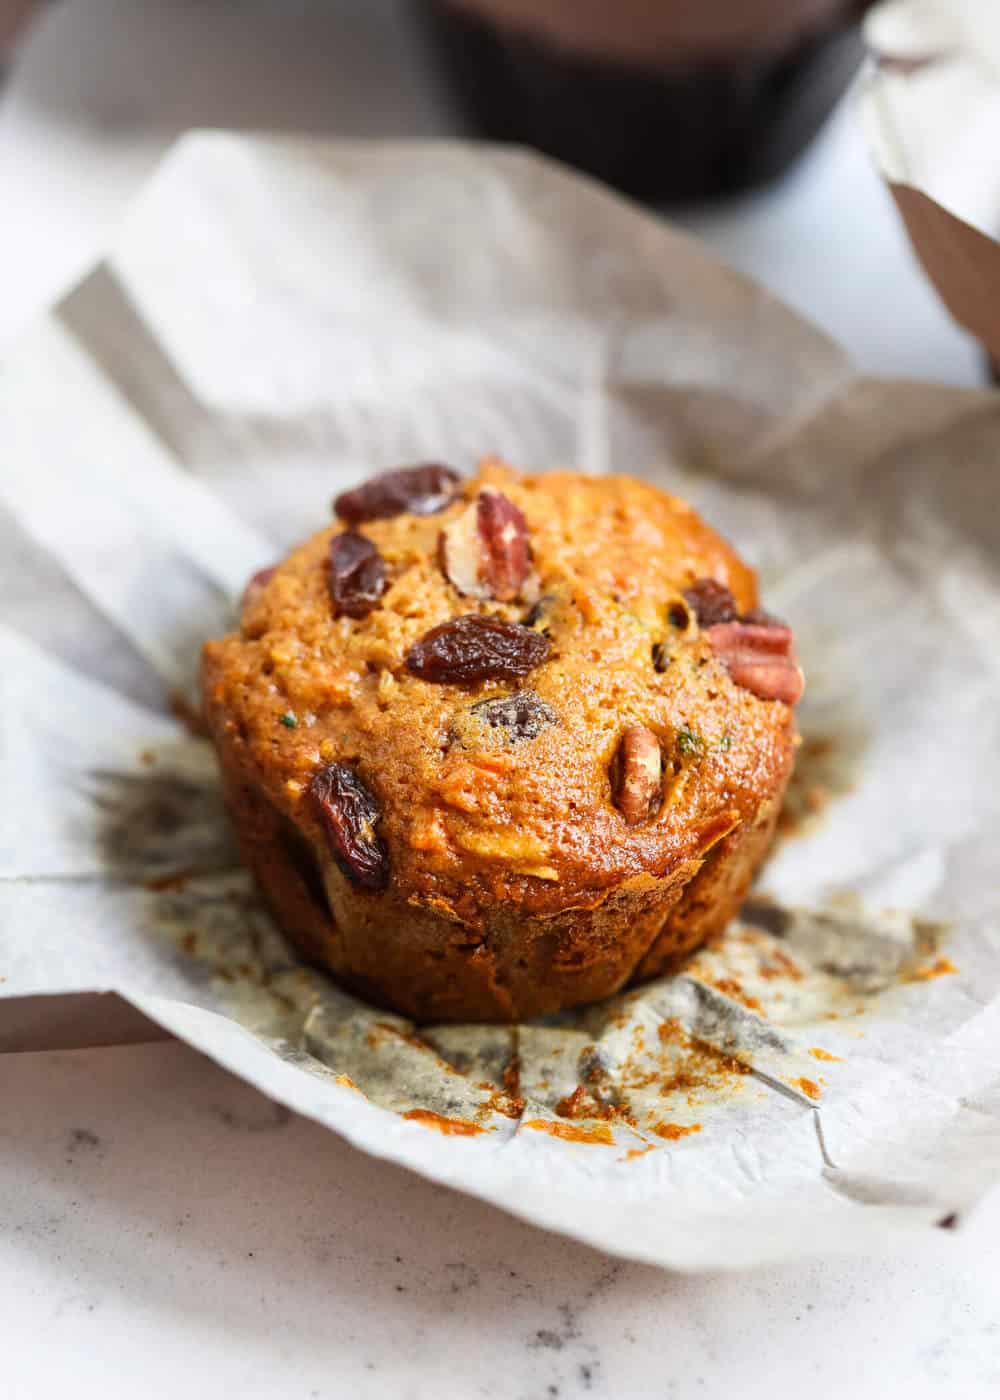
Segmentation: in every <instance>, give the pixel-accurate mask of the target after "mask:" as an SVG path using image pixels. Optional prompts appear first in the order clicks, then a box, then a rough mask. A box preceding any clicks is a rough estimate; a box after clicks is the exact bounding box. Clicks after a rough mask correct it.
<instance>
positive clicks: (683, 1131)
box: [653, 1123, 701, 1142]
mask: <svg viewBox="0 0 1000 1400" xmlns="http://www.w3.org/2000/svg"><path fill="white" fill-rule="evenodd" d="M653 1132H654V1133H655V1134H656V1136H657V1137H661V1138H666V1139H667V1140H668V1142H677V1141H679V1139H680V1138H686V1137H690V1136H691V1134H692V1133H700V1132H701V1124H700V1123H687V1124H684V1123H656V1124H655V1125H654V1127H653Z"/></svg>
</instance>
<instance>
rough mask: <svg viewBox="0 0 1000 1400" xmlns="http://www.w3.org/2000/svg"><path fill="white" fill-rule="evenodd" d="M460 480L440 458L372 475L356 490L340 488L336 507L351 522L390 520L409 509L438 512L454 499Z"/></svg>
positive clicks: (339, 513) (411, 510)
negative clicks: (436, 460)
mask: <svg viewBox="0 0 1000 1400" xmlns="http://www.w3.org/2000/svg"><path fill="white" fill-rule="evenodd" d="M459 480H460V478H459V475H458V472H456V471H452V469H451V467H445V466H442V464H441V463H440V462H425V463H424V464H423V465H422V466H419V467H400V468H399V470H398V471H393V472H383V473H382V474H381V475H380V476H373V477H372V479H371V481H366V482H364V483H363V484H362V485H361V486H355V488H354V489H353V491H343V492H341V494H340V495H339V496H338V497H337V498H336V500H335V501H334V503H333V509H334V511H335V513H336V514H337V515H339V516H340V518H341V520H346V521H347V522H348V524H349V525H360V524H361V522H362V521H363V520H388V519H389V518H390V516H393V515H402V514H404V512H407V511H408V512H409V513H410V514H411V515H435V514H436V513H437V512H438V511H439V510H444V508H445V506H447V505H449V504H450V503H451V501H452V500H453V498H454V496H455V488H456V487H457V485H458V482H459Z"/></svg>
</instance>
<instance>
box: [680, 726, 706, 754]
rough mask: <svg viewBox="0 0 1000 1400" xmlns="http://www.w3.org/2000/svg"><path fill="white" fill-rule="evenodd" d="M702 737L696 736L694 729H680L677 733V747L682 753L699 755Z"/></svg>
mask: <svg viewBox="0 0 1000 1400" xmlns="http://www.w3.org/2000/svg"><path fill="white" fill-rule="evenodd" d="M701 743H702V740H701V735H700V734H696V733H695V732H694V730H693V729H679V730H678V731H677V747H678V749H679V750H680V752H681V753H684V754H688V753H697V752H698V750H699V749H700V748H701Z"/></svg>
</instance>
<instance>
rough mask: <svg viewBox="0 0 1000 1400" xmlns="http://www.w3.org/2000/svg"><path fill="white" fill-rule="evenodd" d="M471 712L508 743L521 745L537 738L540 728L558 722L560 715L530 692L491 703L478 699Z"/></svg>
mask: <svg viewBox="0 0 1000 1400" xmlns="http://www.w3.org/2000/svg"><path fill="white" fill-rule="evenodd" d="M470 713H471V714H473V715H475V717H476V719H478V720H479V721H480V722H481V723H482V724H488V725H489V726H490V728H491V729H499V730H502V731H503V734H504V737H505V738H506V739H507V741H508V743H511V744H523V743H526V742H527V741H528V740H529V739H537V738H538V736H539V734H541V732H542V730H543V729H548V728H550V727H551V726H552V725H553V724H558V723H559V716H558V715H557V714H556V712H555V710H554V709H553V708H552V706H551V705H547V704H546V703H545V701H544V700H543V699H542V698H541V696H540V695H536V694H535V692H534V691H533V690H519V691H518V692H517V693H516V694H515V695H502V696H498V697H497V698H495V699H493V700H479V701H477V702H476V704H475V705H473V706H471V708H470Z"/></svg>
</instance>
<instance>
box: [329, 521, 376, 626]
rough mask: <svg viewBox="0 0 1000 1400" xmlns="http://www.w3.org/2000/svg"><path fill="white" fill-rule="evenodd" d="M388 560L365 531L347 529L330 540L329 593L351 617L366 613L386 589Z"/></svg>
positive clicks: (338, 607) (338, 610) (340, 610)
mask: <svg viewBox="0 0 1000 1400" xmlns="http://www.w3.org/2000/svg"><path fill="white" fill-rule="evenodd" d="M385 585H386V579H385V560H384V559H383V558H382V556H381V554H379V552H378V550H377V549H376V548H375V546H374V545H373V544H372V542H371V540H369V539H366V538H365V536H364V535H356V534H354V533H353V532H352V531H348V532H347V533H345V534H343V535H334V537H333V539H332V540H331V541H330V597H331V598H332V599H333V606H334V607H335V609H336V610H337V613H338V615H339V614H340V613H346V614H347V616H348V617H365V616H366V615H367V614H368V613H370V612H371V610H372V608H374V607H377V606H378V600H379V599H380V598H381V596H382V594H383V593H384V592H385Z"/></svg>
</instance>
